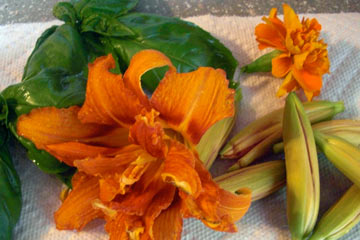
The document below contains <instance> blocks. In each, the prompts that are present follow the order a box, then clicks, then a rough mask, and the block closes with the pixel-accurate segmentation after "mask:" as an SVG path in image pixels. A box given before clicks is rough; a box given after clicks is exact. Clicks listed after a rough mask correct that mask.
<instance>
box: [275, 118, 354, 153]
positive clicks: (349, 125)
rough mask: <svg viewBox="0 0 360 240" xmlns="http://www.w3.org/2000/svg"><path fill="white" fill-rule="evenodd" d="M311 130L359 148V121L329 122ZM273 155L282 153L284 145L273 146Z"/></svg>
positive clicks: (316, 125) (315, 125)
mask: <svg viewBox="0 0 360 240" xmlns="http://www.w3.org/2000/svg"><path fill="white" fill-rule="evenodd" d="M313 129H314V130H317V131H319V132H321V133H325V134H328V135H334V136H338V137H341V138H342V139H344V140H346V141H348V142H349V143H351V144H353V145H354V146H356V147H360V137H359V136H360V121H358V120H350V119H346V120H331V121H325V122H321V123H317V124H314V125H313ZM273 151H274V153H280V152H282V151H284V144H283V143H282V142H281V143H277V144H275V145H274V146H273Z"/></svg>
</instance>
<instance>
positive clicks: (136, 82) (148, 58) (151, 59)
mask: <svg viewBox="0 0 360 240" xmlns="http://www.w3.org/2000/svg"><path fill="white" fill-rule="evenodd" d="M163 66H169V70H170V71H176V69H175V67H174V66H173V65H172V63H171V61H170V59H169V58H168V57H166V56H165V55H164V54H163V53H161V52H159V51H156V50H151V49H148V50H143V51H140V52H138V53H136V54H135V55H134V56H133V57H132V58H131V61H130V64H129V67H128V69H127V70H126V72H125V74H124V83H125V86H126V87H127V88H128V89H130V90H132V91H133V92H134V93H135V94H136V96H137V97H138V98H139V99H140V101H141V103H142V104H143V105H144V106H147V107H149V100H148V98H147V96H146V95H145V94H144V92H143V90H142V88H141V76H142V75H143V74H144V73H146V72H147V71H149V70H151V69H154V68H158V67H163Z"/></svg>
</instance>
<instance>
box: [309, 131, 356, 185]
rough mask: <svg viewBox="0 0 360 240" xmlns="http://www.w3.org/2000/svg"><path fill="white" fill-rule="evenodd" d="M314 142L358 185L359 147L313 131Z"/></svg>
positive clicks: (338, 138)
mask: <svg viewBox="0 0 360 240" xmlns="http://www.w3.org/2000/svg"><path fill="white" fill-rule="evenodd" d="M314 136H315V139H316V144H317V145H318V146H319V148H320V149H321V151H322V152H323V153H324V154H325V156H326V157H327V159H329V160H330V162H332V163H333V164H334V165H335V167H336V168H337V169H339V170H340V172H342V173H343V174H344V175H345V176H346V177H347V178H349V179H350V180H351V181H352V182H353V183H355V184H356V185H357V186H359V187H360V174H359V173H360V149H359V148H357V147H355V146H354V145H352V144H351V143H349V142H347V141H346V140H344V139H342V138H340V137H337V136H331V135H326V134H323V133H321V132H319V131H314Z"/></svg>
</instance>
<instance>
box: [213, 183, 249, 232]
mask: <svg viewBox="0 0 360 240" xmlns="http://www.w3.org/2000/svg"><path fill="white" fill-rule="evenodd" d="M219 194H220V201H219V206H218V215H220V216H222V218H224V216H226V217H227V216H229V217H230V219H231V222H236V221H238V220H239V219H240V218H242V217H243V216H244V215H245V213H246V212H247V211H248V209H249V207H250V204H251V191H250V190H249V189H247V188H245V189H240V190H239V191H238V193H237V194H233V193H231V192H228V191H225V190H223V189H221V188H220V189H219ZM228 226H229V225H228ZM225 228H227V226H225ZM235 230H236V228H235Z"/></svg>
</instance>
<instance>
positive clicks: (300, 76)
mask: <svg viewBox="0 0 360 240" xmlns="http://www.w3.org/2000/svg"><path fill="white" fill-rule="evenodd" d="M292 73H293V76H294V78H295V79H296V81H297V82H298V84H299V85H300V86H301V87H302V88H303V89H304V90H305V91H309V92H315V91H320V89H321V86H322V78H321V76H319V75H313V74H311V73H309V72H307V71H306V70H297V69H293V70H292Z"/></svg>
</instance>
